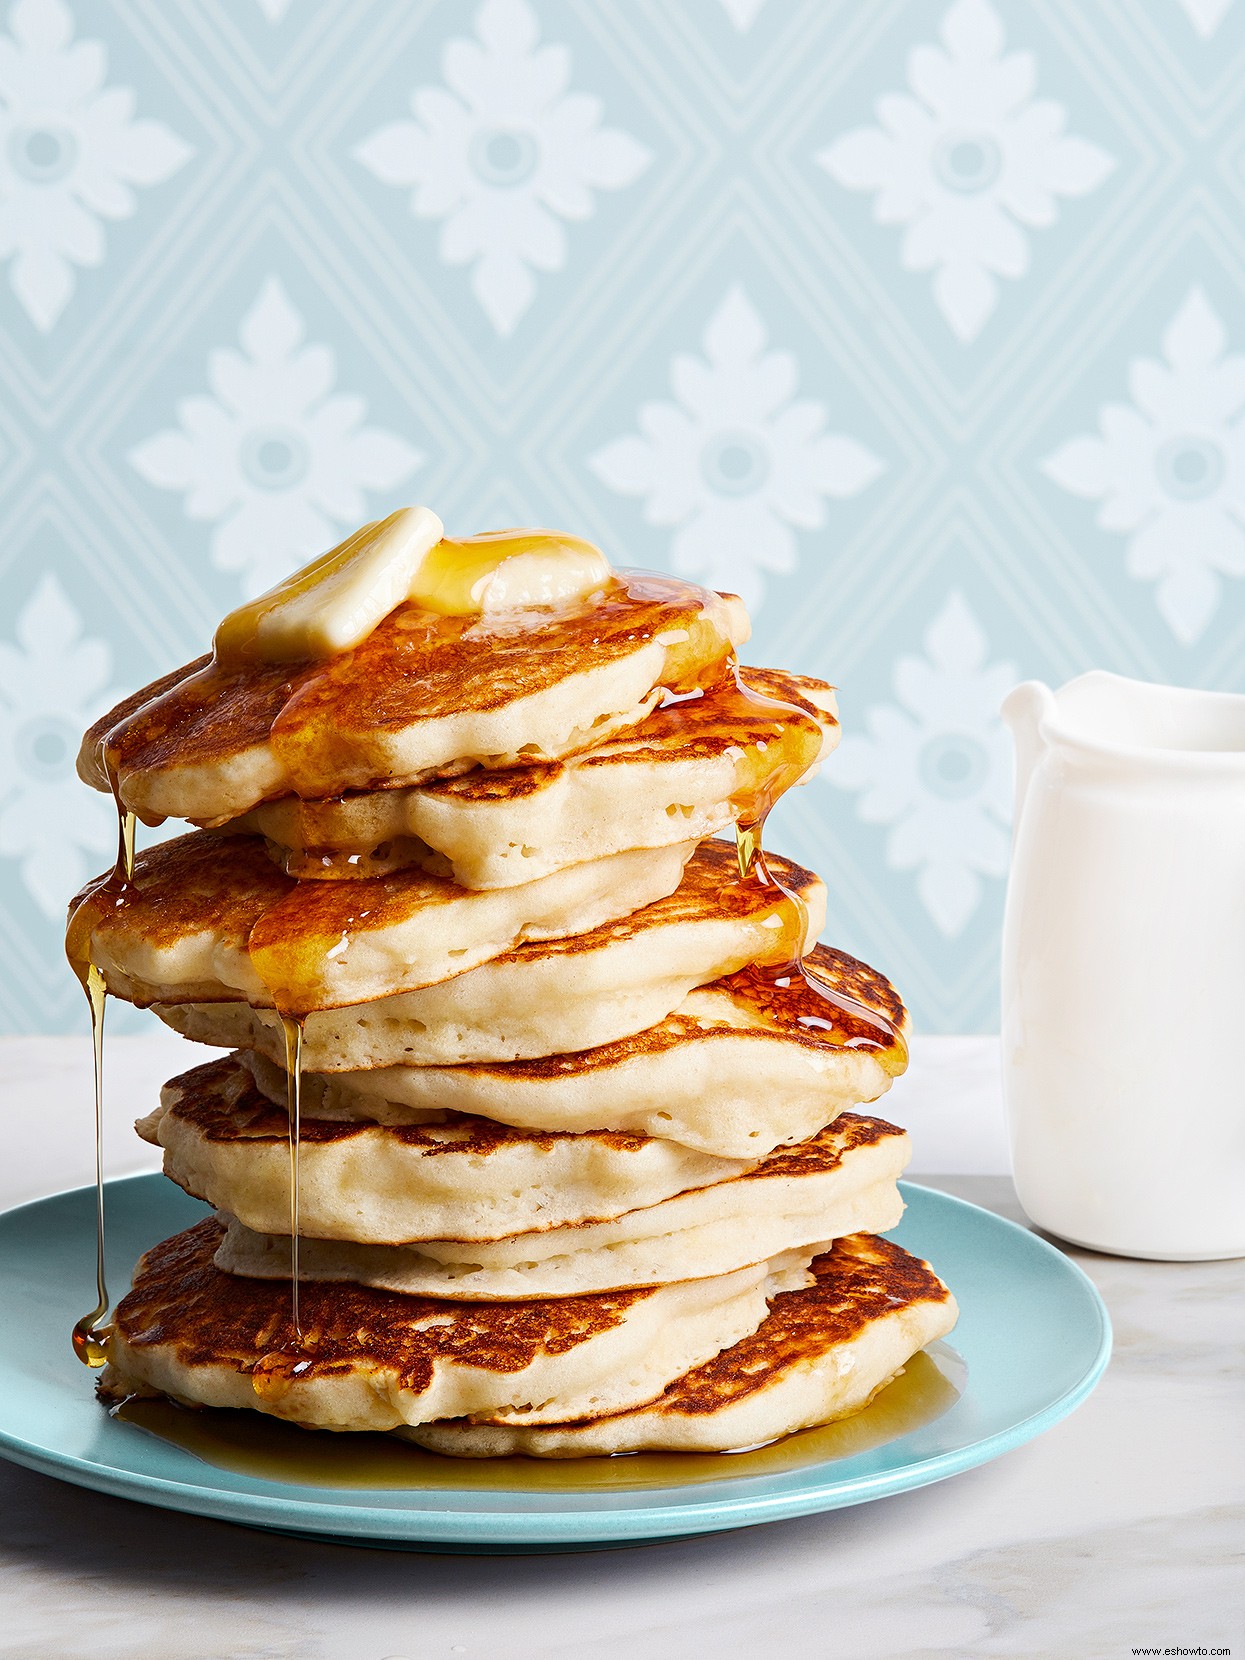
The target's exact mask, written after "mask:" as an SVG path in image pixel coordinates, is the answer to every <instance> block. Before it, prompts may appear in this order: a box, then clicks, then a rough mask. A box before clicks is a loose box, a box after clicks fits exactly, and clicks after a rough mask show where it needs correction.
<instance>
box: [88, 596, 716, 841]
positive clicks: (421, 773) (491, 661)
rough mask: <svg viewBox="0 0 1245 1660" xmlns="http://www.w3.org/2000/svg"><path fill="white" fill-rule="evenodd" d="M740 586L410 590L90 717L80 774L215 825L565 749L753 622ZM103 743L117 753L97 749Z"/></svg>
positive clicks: (680, 686) (686, 680) (176, 676)
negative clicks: (315, 646)
mask: <svg viewBox="0 0 1245 1660" xmlns="http://www.w3.org/2000/svg"><path fill="white" fill-rule="evenodd" d="M748 632H749V628H748V619H747V614H746V613H745V611H744V608H743V605H742V604H741V603H740V601H739V600H738V599H737V598H735V596H734V595H721V594H715V593H713V592H712V591H710V590H709V589H705V588H700V587H697V586H696V585H695V584H694V583H690V582H683V581H680V580H679V579H678V578H677V577H667V576H654V575H651V574H641V573H630V572H623V573H620V574H619V575H618V576H617V578H616V580H614V581H613V582H611V583H609V584H607V585H606V586H605V587H604V588H602V589H599V590H597V591H596V592H595V593H593V594H592V595H590V596H589V597H587V598H585V599H582V600H579V601H575V602H573V603H568V604H566V605H559V606H556V607H545V608H541V607H532V608H529V609H528V610H525V611H523V612H522V613H520V614H518V615H515V614H512V613H500V614H497V615H493V616H485V615H479V614H475V615H466V616H445V615H443V614H441V613H439V612H435V611H426V610H424V609H422V608H421V607H420V606H418V605H416V604H414V603H412V602H409V601H408V602H406V603H405V604H402V605H399V606H398V607H397V608H396V609H395V610H393V611H391V612H390V613H389V614H388V616H386V617H385V618H384V619H383V620H382V621H381V622H380V623H378V625H377V626H376V627H375V629H374V630H373V631H372V632H371V633H370V634H369V635H368V636H367V638H366V639H364V640H363V641H362V642H361V643H360V644H359V645H357V646H356V647H355V648H354V649H353V650H352V651H347V652H343V653H341V654H340V655H338V656H335V657H332V658H329V659H328V660H327V661H323V662H311V663H301V664H300V663H293V664H291V663H277V664H268V663H263V662H259V661H252V662H248V663H245V664H243V665H242V666H239V667H230V668H226V667H224V666H222V665H220V664H217V663H216V662H214V661H213V659H211V658H200V659H198V661H196V662H194V663H190V664H188V665H187V666H186V667H185V668H183V669H178V670H176V671H174V673H172V674H170V675H166V676H165V677H164V679H163V680H160V681H157V682H155V683H154V684H153V685H151V686H147V687H144V688H143V690H142V691H140V692H136V693H135V694H134V695H133V696H132V697H129V698H126V699H125V701H124V702H123V703H120V704H118V706H117V707H116V708H115V709H113V710H110V711H109V713H108V714H107V715H105V716H104V717H103V718H102V719H101V720H99V721H97V722H96V723H95V725H94V726H92V727H91V729H90V731H89V732H88V733H87V735H86V737H85V739H84V740H83V745H82V750H81V753H80V755H79V758H78V772H79V776H80V777H81V778H82V779H83V780H84V781H85V782H86V783H88V784H91V785H93V786H94V788H96V789H100V790H102V789H107V788H108V787H109V781H108V768H109V766H111V768H112V771H113V774H114V776H115V778H116V781H117V787H118V791H119V794H120V798H121V800H122V802H123V803H124V805H125V806H127V807H130V808H132V809H133V810H134V811H135V812H137V813H138V814H139V816H140V817H142V818H144V819H147V820H149V821H153V822H154V821H156V820H158V819H160V818H187V819H192V820H194V821H195V822H196V823H199V824H221V823H223V822H224V821H225V820H226V819H232V818H237V817H238V816H239V814H241V813H246V812H249V811H250V809H251V808H252V807H256V806H258V805H259V803H260V802H261V801H267V800H270V799H272V798H274V797H277V796H284V795H298V796H305V797H308V798H311V799H321V798H324V797H328V796H334V795H339V794H341V793H342V792H343V791H344V790H374V789H388V788H392V787H394V786H400V785H407V784H416V783H420V782H422V781H423V780H425V779H428V778H440V777H450V776H452V775H453V774H455V773H458V772H463V771H466V770H467V769H468V768H469V767H473V766H488V767H493V766H514V765H516V764H521V763H523V762H525V761H529V760H557V759H560V758H561V757H562V756H565V755H573V754H575V753H576V752H577V751H578V750H581V749H584V748H586V747H589V746H591V745H592V744H594V743H598V742H600V741H602V740H603V739H605V738H607V737H609V736H611V735H612V734H613V733H614V732H616V731H619V730H623V729H625V728H626V727H628V726H632V725H634V724H635V723H636V722H637V721H639V720H641V719H643V717H644V716H645V715H646V714H647V713H648V712H649V710H650V709H652V708H653V707H654V705H655V704H656V703H657V702H658V701H660V697H661V689H662V688H668V689H672V690H676V691H682V690H690V689H691V688H693V687H694V686H696V685H697V684H699V682H700V681H701V679H702V678H704V677H705V676H706V675H708V674H709V673H710V671H711V670H712V669H713V668H714V667H715V666H716V665H719V664H720V663H721V662H722V661H723V659H724V658H725V657H726V656H727V655H728V653H729V652H730V651H731V650H732V649H733V648H734V647H735V646H738V645H741V644H742V643H743V642H744V641H745V640H746V639H747V638H748ZM105 750H106V751H107V753H106V754H105Z"/></svg>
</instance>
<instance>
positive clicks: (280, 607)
mask: <svg viewBox="0 0 1245 1660" xmlns="http://www.w3.org/2000/svg"><path fill="white" fill-rule="evenodd" d="M443 529H444V527H443V525H442V523H441V521H440V519H438V518H437V516H436V514H435V513H433V512H431V511H430V510H429V509H428V508H426V507H403V508H400V509H399V510H398V512H396V513H391V514H390V515H389V517H388V518H387V519H380V520H378V521H377V522H376V523H374V524H369V525H364V526H363V528H362V530H356V531H355V533H354V535H353V536H348V537H347V538H346V540H345V541H344V542H342V543H341V545H340V546H339V547H335V548H333V549H332V550H331V551H330V552H329V553H326V554H323V555H321V557H320V558H319V559H315V560H313V561H312V563H311V564H310V565H306V566H304V567H303V569H302V570H301V571H295V572H294V575H293V576H290V577H287V578H286V580H285V581H284V582H279V583H278V584H277V586H276V587H275V588H270V589H269V590H268V592H267V593H266V594H261V595H260V596H259V598H258V599H253V600H251V601H250V603H249V604H247V605H240V606H239V607H238V609H237V610H236V611H231V612H230V613H229V615H228V616H227V617H226V618H225V619H224V620H223V621H222V623H221V624H220V626H219V627H218V628H217V630H216V637H215V639H214V640H213V642H212V651H213V655H214V656H215V657H216V660H217V661H218V662H221V663H236V662H245V661H248V660H253V659H255V658H258V659H259V661H260V662H262V663H297V662H302V661H305V660H306V659H307V658H315V659H318V658H325V657H335V656H337V655H338V653H339V652H343V651H350V650H351V649H352V647H354V646H357V645H358V644H359V642H360V641H361V640H366V639H367V637H368V635H369V634H370V633H371V632H372V630H373V629H374V628H375V627H376V625H377V623H379V622H381V621H383V620H384V618H385V617H387V616H388V615H389V613H390V612H391V611H393V610H396V608H397V607H398V606H399V605H401V604H402V602H403V600H405V599H407V598H408V597H409V595H410V591H411V586H412V584H413V583H414V581H415V580H416V577H417V575H418V572H419V569H420V567H421V566H422V564H423V563H424V561H425V559H426V558H427V557H428V555H429V553H430V552H431V551H432V549H433V548H434V547H436V545H437V543H438V542H439V541H440V540H441V533H442V530H443Z"/></svg>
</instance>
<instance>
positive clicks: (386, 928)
mask: <svg viewBox="0 0 1245 1660" xmlns="http://www.w3.org/2000/svg"><path fill="white" fill-rule="evenodd" d="M694 848H695V843H694V842H690V841H686V842H682V843H678V844H676V845H674V846H671V847H657V848H639V849H636V850H634V851H632V852H628V853H616V854H614V855H612V856H611V857H610V858H607V859H590V860H588V861H587V862H586V863H585V864H580V865H570V866H568V867H567V868H566V869H564V870H559V871H554V872H553V873H552V874H551V875H548V876H542V877H539V878H538V879H537V880H536V881H534V882H527V883H525V884H524V885H523V886H522V887H517V888H503V889H498V890H496V891H493V892H476V891H473V890H472V889H470V888H461V887H459V886H458V884H457V883H455V882H451V881H449V880H448V879H447V878H446V877H444V876H432V875H430V874H429V873H428V872H426V871H422V870H418V869H410V870H399V871H395V872H394V873H393V874H392V875H390V876H377V877H373V878H371V879H370V880H366V879H360V880H355V881H345V882H295V881H294V880H293V879H292V878H291V877H289V876H286V875H284V874H283V873H282V872H281V871H280V870H278V869H277V867H276V866H275V865H274V864H273V862H272V860H271V859H270V858H269V857H268V856H267V853H266V852H265V850H264V844H263V842H262V841H261V840H260V839H259V838H258V837H256V836H226V835H221V834H220V833H218V832H216V831H212V830H196V831H193V832H192V833H191V834H190V835H188V836H178V837H176V838H175V839H174V840H172V841H167V842H162V843H160V844H159V845H158V846H156V847H153V848H150V849H149V850H148V851H147V852H145V853H142V854H140V855H139V857H138V859H137V861H136V863H135V866H134V877H133V880H132V881H131V882H129V883H127V884H126V886H125V887H124V888H123V889H122V890H121V892H120V893H119V894H117V893H114V892H112V891H111V890H109V889H102V888H99V887H97V886H94V885H93V886H94V891H93V892H92V891H90V890H88V896H87V897H86V898H85V900H84V902H83V907H82V910H81V911H80V912H79V919H81V918H82V917H84V916H86V915H90V916H91V918H92V926H91V930H90V953H91V959H92V961H93V962H94V963H95V964H96V965H97V966H98V967H99V969H100V970H101V972H102V973H103V975H104V978H105V980H106V981H107V983H108V989H109V991H111V992H112V993H113V994H114V995H115V996H118V997H124V998H127V999H128V1000H129V1001H131V1002H135V1003H140V1004H149V1003H153V1002H160V1003H191V1002H199V1001H202V1000H209V1001H210V1000H213V999H217V998H219V999H224V1000H229V999H233V998H242V999H245V1000H246V1001H249V1002H253V1003H261V1004H264V1005H265V1006H268V1007H271V1006H273V1005H274V1004H275V1005H276V1006H277V1007H278V1008H281V1009H283V1010H284V1011H285V1012H287V1013H291V1014H302V1013H304V1012H306V1011H307V1010H310V1009H333V1008H339V1007H341V1006H342V1005H343V1004H348V1003H361V1002H367V1001H372V1000H375V999H376V998H381V997H391V996H393V995H394V994H395V993H399V992H403V991H410V990H414V989H415V988H417V987H421V986H428V985H435V984H437V983H438V982H440V981H444V980H448V979H451V978H453V977H454V976H456V975H460V974H462V973H464V972H465V971H467V970H470V969H472V968H475V967H476V966H478V965H479V964H480V963H484V962H488V961H489V960H490V959H492V958H494V957H499V956H503V955H504V954H506V953H507V952H510V951H513V950H514V948H515V947H516V946H519V945H521V944H522V943H523V942H524V941H527V940H556V939H561V938H566V937H568V936H573V935H574V936H577V935H582V934H585V933H590V932H591V930H592V929H594V928H598V927H600V926H601V925H602V924H606V923H610V922H615V921H617V920H619V919H620V918H623V917H626V916H628V915H630V913H631V912H633V911H638V910H642V909H644V907H646V906H648V905H651V904H652V903H653V902H654V901H655V900H659V899H667V898H669V896H670V895H671V894H673V893H674V891H675V889H676V888H677V887H678V885H679V882H680V880H681V879H682V875H683V866H684V864H685V863H686V861H687V859H688V858H690V856H691V854H692V852H693V851H694Z"/></svg>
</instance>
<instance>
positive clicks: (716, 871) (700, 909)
mask: <svg viewBox="0 0 1245 1660" xmlns="http://www.w3.org/2000/svg"><path fill="white" fill-rule="evenodd" d="M666 851H667V852H668V851H669V850H666ZM654 856H657V855H654V854H646V855H636V857H654ZM769 864H770V866H771V868H772V869H773V870H775V871H776V872H777V873H778V874H779V875H780V877H781V879H782V881H783V882H784V883H786V885H787V886H788V887H790V888H792V889H793V890H794V891H795V892H797V893H799V894H800V895H802V897H803V899H804V902H805V908H806V912H807V923H806V927H805V930H804V942H803V943H808V942H811V940H812V938H813V937H814V936H815V935H816V934H817V932H818V930H819V929H820V928H821V925H822V923H823V921H824V919H825V894H826V890H825V888H824V886H823V885H822V883H821V882H820V881H819V880H818V878H817V877H815V876H814V875H813V874H812V872H811V871H807V870H804V869H802V868H801V867H800V866H799V865H795V864H792V863H790V862H789V861H788V860H786V859H780V858H778V857H776V856H774V855H771V856H770V858H769ZM273 874H274V875H279V873H277V872H275V871H274V873H273ZM281 879H282V880H284V878H281ZM375 880H376V881H377V882H378V883H379V882H388V881H393V880H395V878H393V877H384V878H376V879H375ZM346 886H348V884H346V883H337V882H318V883H310V882H307V883H303V884H301V889H302V890H303V891H306V890H309V889H312V888H316V889H319V890H321V891H323V892H325V893H328V894H332V893H334V892H336V891H337V890H338V889H340V888H343V887H346ZM504 891H509V890H504ZM787 911H788V907H786V906H785V905H782V904H780V903H779V902H778V901H777V899H776V896H775V894H774V892H773V890H772V889H766V888H765V887H763V886H762V885H761V884H760V883H757V882H751V881H750V882H740V881H739V880H738V874H737V866H736V860H735V850H734V848H733V847H730V846H728V845H727V844H726V843H725V842H712V841H711V842H702V844H701V845H700V847H698V848H697V849H696V851H695V853H693V855H692V857H691V859H690V860H689V861H688V863H687V867H686V869H685V870H684V872H683V880H682V882H681V883H680V885H679V887H678V889H677V890H676V891H675V892H674V893H673V894H671V895H670V897H669V898H668V899H662V900H658V901H657V902H656V903H654V904H652V905H648V906H646V907H645V908H644V909H643V910H640V911H636V912H634V913H633V914H632V915H631V916H629V917H626V918H624V919H623V920H621V921H618V922H611V923H606V924H605V925H604V926H602V927H600V928H595V929H592V930H590V931H589V932H588V933H584V934H578V935H575V936H573V937H571V938H566V939H557V940H547V941H544V942H541V943H538V944H532V945H524V946H520V947H519V949H518V950H516V951H511V952H507V953H505V954H504V955H502V956H499V957H495V958H494V959H493V960H492V961H491V962H488V963H483V964H481V966H480V967H479V968H473V969H471V970H469V971H468V972H467V973H464V974H459V975H457V976H456V977H455V978H454V979H452V980H446V981H443V982H442V983H440V984H437V985H431V986H425V987H422V988H421V989H420V990H418V991H410V992H404V993H402V994H400V995H398V996H394V997H383V998H379V999H377V1000H375V1001H372V1002H368V1003H361V1004H356V1005H354V1006H352V1007H350V1008H345V1009H341V1010H332V1009H330V1010H325V1011H323V1012H316V1013H312V1014H309V1015H308V1016H307V1020H306V1023H305V1025H304V1028H303V1065H304V1066H305V1067H306V1068H307V1069H308V1070H309V1071H312V1072H354V1071H359V1070H361V1069H369V1068H372V1067H382V1066H395V1065H400V1066H426V1065H436V1066H454V1065H457V1064H458V1063H459V1062H462V1061H509V1060H523V1059H529V1058H531V1057H533V1056H542V1055H556V1054H564V1053H566V1052H569V1051H572V1050H580V1049H587V1048H594V1047H596V1046H597V1045H599V1044H604V1043H612V1042H614V1041H615V1040H616V1039H618V1038H622V1037H627V1036H630V1035H632V1034H634V1033H636V1032H642V1031H644V1030H646V1029H647V1028H648V1027H650V1026H655V1025H656V1024H657V1022H658V1021H660V1020H664V1019H665V1018H666V1016H667V1015H668V1014H670V1013H671V1011H672V1010H673V1009H675V1008H676V1007H677V1006H678V1004H679V1003H680V1002H681V1001H682V1000H683V998H684V997H685V996H686V995H687V993H688V992H689V991H691V990H692V989H693V987H695V986H699V985H705V984H707V983H708V982H709V981H711V980H717V979H720V978H721V977H722V976H723V975H724V974H733V973H735V972H736V971H737V970H739V969H742V968H744V967H745V966H746V965H748V964H751V963H758V962H759V963H767V962H768V963H784V962H786V961H787V960H788V959H789V958H790V955H791V952H792V948H793V946H794V944H795V943H796V942H795V940H794V939H793V938H792V935H791V934H790V933H789V932H788V927H789V922H788V919H787V914H786V913H787ZM217 995H218V996H219V995H220V993H219V992H218V993H217ZM154 1007H155V1012H156V1013H157V1014H158V1015H159V1016H160V1018H161V1019H162V1020H163V1021H165V1022H166V1023H167V1024H168V1025H170V1026H172V1027H173V1028H174V1030H175V1031H179V1032H181V1033H183V1034H184V1035H185V1036H186V1037H190V1038H194V1039H195V1040H196V1041H198V1042H201V1043H210V1044H216V1045H219V1046H220V1047H222V1048H225V1049H256V1050H258V1051H259V1052H260V1054H262V1055H266V1056H267V1057H268V1059H269V1060H272V1061H276V1062H277V1063H278V1064H280V1063H281V1062H283V1061H284V1059H285V1039H284V1035H283V1033H282V1029H281V1023H280V1021H279V1020H278V1018H277V1016H276V1015H275V1014H274V1013H273V1012H272V1011H271V1010H270V1009H265V1008H252V1007H251V1006H249V1005H248V1004H245V1003H241V1002H238V1003H225V1002H215V1003H183V1004H161V1003H157V1004H155V1005H154Z"/></svg>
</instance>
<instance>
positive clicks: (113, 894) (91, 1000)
mask: <svg viewBox="0 0 1245 1660" xmlns="http://www.w3.org/2000/svg"><path fill="white" fill-rule="evenodd" d="M101 764H102V766H103V768H104V770H105V772H106V774H107V777H108V783H109V786H110V788H111V790H112V798H113V802H114V804H115V806H116V809H117V858H116V862H115V864H114V865H113V867H112V870H111V871H109V872H108V874H107V875H106V876H103V877H101V878H100V880H99V881H98V882H95V883H94V884H93V885H92V886H91V887H90V888H88V889H87V891H86V892H85V893H84V894H83V895H82V898H81V899H80V900H79V901H78V903H77V904H76V905H75V906H74V908H73V910H72V911H71V913H70V916H69V920H68V923H67V925H66V928H65V955H66V956H67V957H68V959H69V965H70V967H71V968H72V969H73V971H74V973H75V974H76V975H77V977H78V980H79V981H80V982H81V985H82V989H83V991H84V992H85V993H86V999H87V1005H88V1007H89V1008H90V1011H91V1054H92V1060H93V1066H94V1074H95V1291H96V1304H95V1307H94V1308H93V1309H92V1310H91V1311H90V1313H89V1314H84V1315H83V1316H82V1318H81V1319H80V1320H79V1321H78V1322H77V1324H76V1325H75V1326H74V1328H73V1333H72V1342H73V1350H74V1353H75V1354H76V1355H77V1357H78V1359H79V1360H80V1361H81V1362H82V1363H83V1365H84V1366H90V1367H91V1368H93V1369H94V1368H97V1367H100V1366H102V1365H103V1364H104V1362H105V1361H106V1360H107V1359H108V1331H109V1328H108V1324H107V1317H108V1308H109V1296H108V1284H107V1280H106V1278H105V1272H104V1011H105V1008H106V1006H107V998H108V986H107V983H106V981H105V979H104V975H103V971H102V970H101V969H100V967H99V965H98V964H97V963H95V962H94V961H93V960H92V958H91V934H92V930H93V928H94V925H95V922H96V920H97V919H98V917H99V916H100V914H101V912H102V911H104V910H105V909H106V908H107V907H108V906H109V905H110V904H111V905H113V906H117V905H122V904H124V903H125V892H126V889H127V888H128V887H129V885H130V884H131V882H132V881H133V880H134V831H135V819H134V814H133V813H131V812H128V811H127V810H126V809H125V808H124V807H123V806H122V805H121V794H120V790H119V787H118V783H117V774H116V768H115V765H114V764H113V760H112V757H111V756H110V755H109V753H108V751H107V749H106V748H104V749H103V751H102V754H101Z"/></svg>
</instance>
